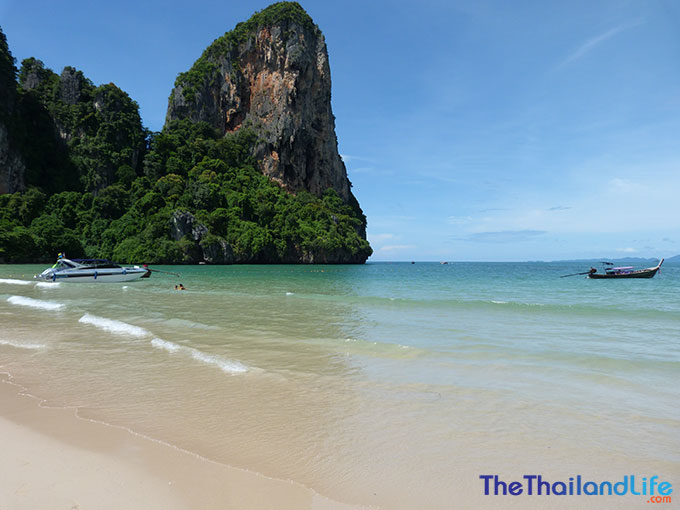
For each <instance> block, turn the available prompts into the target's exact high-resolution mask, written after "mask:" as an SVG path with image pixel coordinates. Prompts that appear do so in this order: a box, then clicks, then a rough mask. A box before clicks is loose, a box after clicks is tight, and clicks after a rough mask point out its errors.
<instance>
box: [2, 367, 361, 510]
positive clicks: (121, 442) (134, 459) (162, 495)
mask: <svg viewBox="0 0 680 510" xmlns="http://www.w3.org/2000/svg"><path fill="white" fill-rule="evenodd" d="M0 402H1V403H2V406H0V437H2V438H3V441H2V442H3V459H4V462H2V463H0V479H1V480H2V481H0V508H12V509H14V510H20V509H27V510H28V509H32V508H48V507H49V508H64V509H73V508H97V509H108V508H110V509H112V510H113V509H119V508H145V509H148V510H153V509H158V510H161V509H178V510H180V509H195V508H202V509H206V510H207V509H222V508H225V507H232V508H239V509H252V510H260V509H262V510H264V509H273V508H277V509H282V510H288V509H290V510H295V509H310V510H351V509H354V510H356V509H359V508H362V507H359V506H353V505H347V504H344V503H340V502H336V501H332V500H330V499H328V498H325V497H323V496H321V495H319V494H317V493H316V492H315V491H314V490H312V489H310V488H307V487H304V486H302V485H300V484H298V483H296V482H294V481H286V480H277V479H274V478H269V477H266V476H264V475H261V474H259V473H256V472H252V471H248V470H244V469H239V468H235V467H232V466H227V465H223V464H220V463H217V462H214V461H211V460H209V459H205V458H202V457H199V456H198V455H196V454H193V453H191V452H188V451H184V450H181V449H179V448H176V447H174V446H172V445H169V444H166V443H163V442H160V441H157V440H154V439H152V438H148V437H145V436H142V435H140V434H137V433H135V432H133V431H131V430H127V429H123V428H120V427H117V426H113V425H109V424H106V423H103V422H98V421H93V420H89V419H86V418H81V417H79V416H78V414H77V411H78V410H77V409H76V408H59V407H45V406H42V405H41V399H40V398H39V397H36V396H33V395H31V394H29V393H27V392H26V388H24V387H23V386H21V385H19V384H17V383H15V382H13V381H12V376H11V375H10V374H8V373H6V372H0Z"/></svg>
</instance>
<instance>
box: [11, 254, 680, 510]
mask: <svg viewBox="0 0 680 510" xmlns="http://www.w3.org/2000/svg"><path fill="white" fill-rule="evenodd" d="M588 267H589V266H588V264H587V263H586V264H583V263H449V264H446V265H443V264H439V263H416V264H410V263H369V264H366V265H363V266H191V267H180V266H172V267H171V266H158V267H157V269H162V270H165V271H176V272H179V273H181V278H177V277H173V276H172V275H168V274H163V273H154V274H153V275H152V277H151V278H150V279H148V280H140V281H135V282H131V283H126V284H114V283H107V284H101V283H93V284H85V283H60V284H52V283H40V284H36V283H35V282H34V281H33V280H32V276H33V275H34V274H37V273H39V272H40V271H41V270H42V269H43V267H42V266H7V265H5V266H0V372H4V373H8V374H11V376H12V378H13V379H14V380H15V381H16V382H18V383H20V384H22V385H23V386H25V387H27V388H28V389H29V390H30V392H31V393H33V394H35V395H38V396H40V397H42V398H44V399H46V400H47V402H48V403H49V404H50V405H54V406H74V407H77V408H78V409H79V414H80V415H81V416H83V417H87V418H92V419H96V420H99V421H102V422H106V423H110V424H114V425H119V426H124V427H127V428H129V429H131V430H133V431H135V432H138V433H140V434H143V435H146V436H149V437H151V438H154V439H158V440H161V441H164V442H167V443H169V444H172V445H175V446H178V447H181V448H183V449H186V450H188V451H191V452H195V453H197V454H199V455H202V456H204V457H207V458H209V459H212V460H215V461H217V462H221V463H224V464H228V465H232V466H235V467H240V468H245V469H249V470H252V471H256V472H260V473H262V474H264V475H267V476H270V477H274V478H281V479H285V480H294V481H296V482H299V483H301V484H303V485H305V486H307V487H310V488H312V489H314V490H315V491H317V492H318V493H320V494H322V495H325V496H328V497H330V498H332V499H336V500H339V501H343V502H347V503H357V504H362V505H375V506H377V507H383V508H457V506H456V505H454V504H453V503H452V502H455V501H468V502H470V501H472V502H474V501H478V502H479V504H478V505H477V504H476V505H475V506H483V505H486V504H489V499H488V497H486V498H487V499H484V498H485V497H484V496H483V495H482V491H483V484H482V482H481V481H480V479H479V476H480V475H481V474H503V475H504V476H507V477H508V478H510V479H521V477H522V476H523V475H524V474H542V475H543V477H544V478H546V477H547V478H553V479H555V480H559V479H568V477H570V476H576V475H582V476H584V477H588V478H591V479H595V480H600V481H601V480H612V479H617V477H618V478H619V479H620V477H621V476H623V475H630V474H636V475H638V476H640V477H642V476H652V475H658V476H660V477H661V478H662V479H666V480H668V481H670V482H671V483H673V485H674V487H677V488H680V408H679V406H678V402H679V401H680V399H679V396H678V395H679V393H678V388H679V387H680V266H678V265H676V266H673V265H664V266H663V267H662V271H661V273H660V274H659V275H657V277H655V278H653V279H650V280H616V281H610V280H588V279H586V278H585V277H581V276H575V277H571V278H560V275H564V274H570V273H576V272H580V271H586V270H587V269H588ZM180 282H181V283H182V284H184V286H185V287H186V289H187V290H185V291H176V290H174V285H175V284H177V283H180ZM676 492H677V491H676ZM679 497H680V496H679ZM639 500H640V501H639ZM504 501H505V500H495V503H494V504H495V505H496V506H495V507H496V508H503V506H502V504H501V503H503V502H504ZM622 501H624V500H621V499H619V500H617V501H616V502H614V503H616V505H618V506H619V507H622V506H621V503H622ZM625 502H626V504H630V508H633V507H635V508H637V507H638V506H639V503H643V501H641V497H633V498H632V499H631V498H627V499H625ZM600 503H601V501H600ZM614 503H612V502H611V501H610V502H609V503H608V504H612V505H613V504H614ZM578 504H582V501H579V502H578ZM578 504H576V503H575V504H574V505H573V506H572V507H576V506H578ZM616 505H615V506H612V507H616ZM520 507H521V506H520ZM548 507H549V506H546V508H548ZM600 507H606V505H603V504H599V503H598V505H597V506H594V507H593V508H600ZM461 508H471V507H470V506H467V505H463V506H461Z"/></svg>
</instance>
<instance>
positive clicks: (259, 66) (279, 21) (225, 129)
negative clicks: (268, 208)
mask: <svg viewBox="0 0 680 510" xmlns="http://www.w3.org/2000/svg"><path fill="white" fill-rule="evenodd" d="M183 118H189V119H192V120H194V121H205V122H208V123H209V124H211V125H212V126H214V127H215V128H216V129H218V130H219V131H220V132H221V133H223V134H226V133H230V132H234V131H236V130H238V129H241V128H242V127H246V126H247V127H252V128H253V129H254V130H255V131H256V132H257V134H258V137H259V139H260V141H259V143H258V144H257V146H256V147H255V149H254V156H255V157H256V159H257V161H258V164H259V166H260V169H261V171H262V172H263V173H264V174H265V175H267V176H269V177H270V178H271V179H273V180H275V181H277V182H278V183H280V184H281V185H282V186H284V187H285V188H287V189H289V190H291V191H296V190H307V191H309V192H311V193H313V194H315V195H317V196H320V195H321V194H323V192H324V191H326V189H328V188H333V189H334V190H335V191H337V193H338V194H339V195H340V196H341V197H342V198H343V200H344V201H345V202H353V201H355V199H354V197H353V196H352V194H351V191H350V183H349V180H348V179H347V171H346V169H345V165H344V163H343V162H342V159H341V158H340V156H339V154H338V149H337V138H336V135H335V118H334V117H333V113H332V111H331V74H330V67H329V64H328V53H327V51H326V43H325V40H324V37H323V35H322V34H321V31H320V30H319V29H318V27H317V26H316V25H314V23H313V22H312V20H311V18H309V16H308V15H307V13H306V12H305V11H304V10H303V9H302V7H300V5H298V4H297V3H296V2H281V3H278V4H274V5H272V6H270V7H268V8H267V9H265V10H263V11H261V12H259V13H257V14H255V15H254V16H253V17H252V18H251V19H250V20H249V21H247V22H245V23H240V24H239V25H237V27H236V28H235V29H234V30H233V31H232V32H229V33H227V34H225V35H224V36H223V37H221V38H219V39H217V40H216V41H215V42H214V43H213V44H212V45H211V46H210V47H208V48H207V49H206V50H205V52H204V53H203V55H202V56H201V57H200V58H199V59H198V61H196V63H195V64H194V66H193V67H192V69H191V70H190V71H188V72H186V73H182V74H180V75H179V77H178V78H177V81H176V82H175V88H174V89H173V91H172V93H171V95H170V99H169V104H168V112H167V117H166V124H167V123H169V122H171V121H173V120H175V119H183Z"/></svg>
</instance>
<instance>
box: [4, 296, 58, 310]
mask: <svg viewBox="0 0 680 510" xmlns="http://www.w3.org/2000/svg"><path fill="white" fill-rule="evenodd" d="M7 301H9V302H10V303H12V304H13V305H19V306H30V307H31V308H39V309H41V310H61V309H62V308H64V306H66V305H64V304H63V303H55V302H54V301H41V300H40V299H32V298H27V297H23V296H10V297H8V298H7Z"/></svg>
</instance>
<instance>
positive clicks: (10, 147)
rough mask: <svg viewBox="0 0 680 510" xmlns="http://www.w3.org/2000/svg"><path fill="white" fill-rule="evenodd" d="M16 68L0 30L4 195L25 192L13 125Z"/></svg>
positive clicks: (1, 188) (0, 149)
mask: <svg viewBox="0 0 680 510" xmlns="http://www.w3.org/2000/svg"><path fill="white" fill-rule="evenodd" d="M15 75H16V67H15V66H14V58H13V57H12V54H11V53H10V51H9V48H8V46H7V39H6V38H5V34H4V33H3V32H2V30H0V194H2V193H14V192H15V191H21V190H23V189H24V188H25V183H24V175H25V174H26V164H25V162H24V159H23V157H22V156H21V154H20V153H19V151H18V149H17V137H16V136H14V133H12V130H11V124H12V121H13V120H14V118H15V117H16V115H17V107H18V105H17V94H16V81H15V80H16V79H15Z"/></svg>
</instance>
